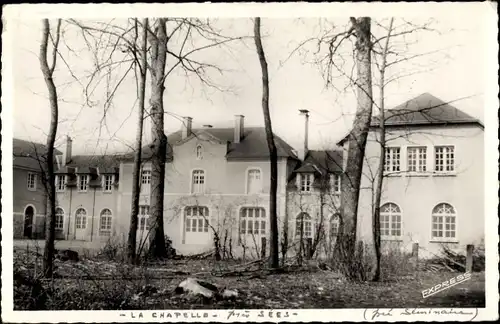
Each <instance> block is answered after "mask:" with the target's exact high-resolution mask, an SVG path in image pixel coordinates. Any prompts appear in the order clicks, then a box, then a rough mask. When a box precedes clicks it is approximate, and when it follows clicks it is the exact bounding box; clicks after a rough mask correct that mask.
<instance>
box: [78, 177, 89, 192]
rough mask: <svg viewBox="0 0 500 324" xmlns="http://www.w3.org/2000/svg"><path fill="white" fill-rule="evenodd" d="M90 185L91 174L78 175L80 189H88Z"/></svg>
mask: <svg viewBox="0 0 500 324" xmlns="http://www.w3.org/2000/svg"><path fill="white" fill-rule="evenodd" d="M88 185H89V175H88V174H83V175H79V176H78V191H87V189H88Z"/></svg>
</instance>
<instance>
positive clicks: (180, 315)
mask: <svg viewBox="0 0 500 324" xmlns="http://www.w3.org/2000/svg"><path fill="white" fill-rule="evenodd" d="M297 315H298V313H296V312H289V311H281V310H279V311H278V310H260V311H249V310H228V311H224V312H208V311H177V312H176V311H171V312H166V311H157V312H156V311H153V312H151V311H148V312H129V313H120V317H128V318H131V319H138V320H139V319H140V320H143V319H148V320H155V319H172V320H183V319H184V320H193V319H208V318H219V319H225V320H230V319H232V320H234V319H238V318H242V319H251V318H255V317H257V318H266V319H287V318H291V317H295V316H297Z"/></svg>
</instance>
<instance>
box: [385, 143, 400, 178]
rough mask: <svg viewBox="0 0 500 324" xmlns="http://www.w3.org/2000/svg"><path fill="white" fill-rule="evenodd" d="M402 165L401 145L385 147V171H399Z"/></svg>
mask: <svg viewBox="0 0 500 324" xmlns="http://www.w3.org/2000/svg"><path fill="white" fill-rule="evenodd" d="M400 165H401V149H400V148H399V147H387V148H386V149H385V164H384V171H386V172H399V171H400Z"/></svg>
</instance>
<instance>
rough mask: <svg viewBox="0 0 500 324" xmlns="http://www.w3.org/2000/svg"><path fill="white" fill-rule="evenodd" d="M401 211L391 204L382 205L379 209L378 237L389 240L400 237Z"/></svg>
mask: <svg viewBox="0 0 500 324" xmlns="http://www.w3.org/2000/svg"><path fill="white" fill-rule="evenodd" d="M401 228H402V227H401V209H400V208H399V206H398V205H396V204H393V203H387V204H384V205H383V206H382V207H380V236H381V237H382V238H386V239H391V238H399V237H401V235H402V229H401Z"/></svg>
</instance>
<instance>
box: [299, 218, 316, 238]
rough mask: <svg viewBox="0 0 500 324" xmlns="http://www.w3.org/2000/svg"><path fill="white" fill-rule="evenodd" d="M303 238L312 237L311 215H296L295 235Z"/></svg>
mask: <svg viewBox="0 0 500 324" xmlns="http://www.w3.org/2000/svg"><path fill="white" fill-rule="evenodd" d="M301 234H302V237H303V238H312V221H311V217H309V216H307V215H303V216H302V217H298V218H297V220H296V222H295V236H297V237H300V236H301Z"/></svg>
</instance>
